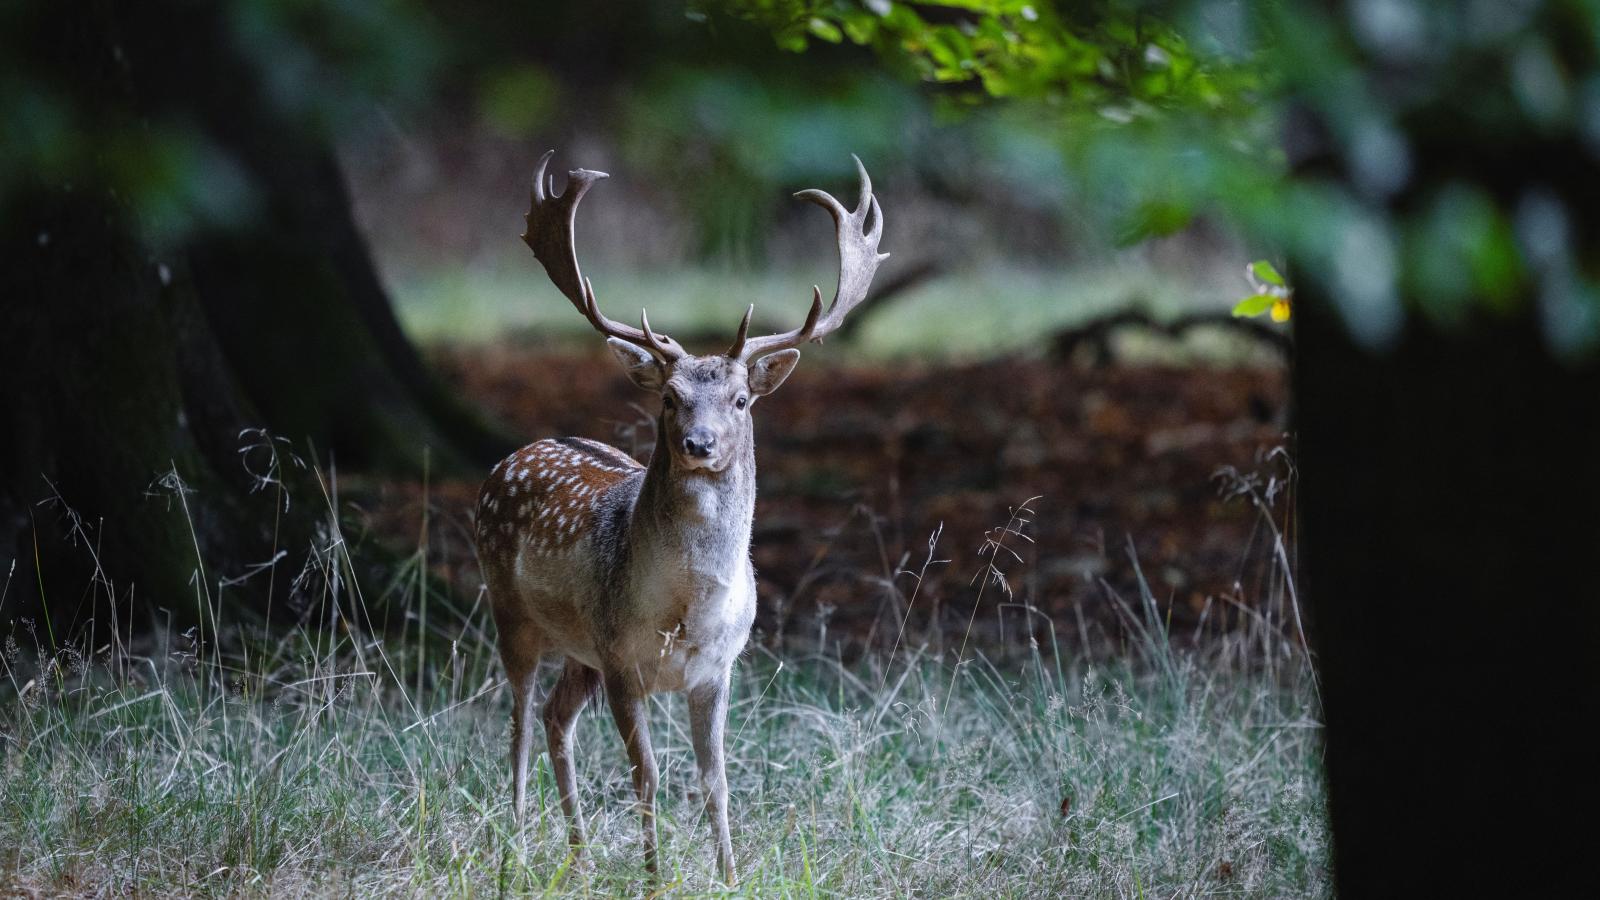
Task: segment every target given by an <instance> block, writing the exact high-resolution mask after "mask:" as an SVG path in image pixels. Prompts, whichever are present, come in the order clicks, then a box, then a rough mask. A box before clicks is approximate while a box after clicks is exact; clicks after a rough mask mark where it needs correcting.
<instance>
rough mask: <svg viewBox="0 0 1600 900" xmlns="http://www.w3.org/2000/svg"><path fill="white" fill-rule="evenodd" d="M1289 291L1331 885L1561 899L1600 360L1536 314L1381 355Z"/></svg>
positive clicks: (1589, 709) (1576, 795) (1586, 634)
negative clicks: (1568, 362)
mask: <svg viewBox="0 0 1600 900" xmlns="http://www.w3.org/2000/svg"><path fill="white" fill-rule="evenodd" d="M1301 299H1302V302H1301V303H1300V304H1298V306H1297V318H1298V324H1297V327H1296V339H1297V343H1298V359H1297V365H1296V371H1295V399H1296V409H1297V412H1298V416H1299V423H1298V426H1299V427H1298V440H1299V448H1300V451H1299V452H1300V466H1299V471H1300V473H1301V486H1300V490H1301V493H1300V499H1301V504H1300V508H1301V515H1302V532H1301V534H1302V544H1301V547H1302V560H1303V573H1304V585H1305V596H1307V597H1308V598H1309V602H1310V605H1311V610H1312V618H1313V620H1314V622H1315V629H1316V635H1317V638H1318V640H1317V643H1318V650H1319V654H1318V655H1319V660H1320V669H1321V676H1322V691H1323V698H1324V702H1325V714H1326V723H1327V772H1328V784H1329V799H1330V805H1331V810H1332V817H1333V827H1334V836H1335V856H1336V862H1337V873H1338V886H1339V892H1340V894H1341V895H1343V896H1347V897H1366V896H1513V895H1527V894H1528V893H1530V892H1532V893H1536V894H1538V895H1541V896H1564V895H1567V896H1570V895H1576V894H1578V893H1579V890H1578V888H1579V886H1580V885H1581V884H1584V883H1586V882H1588V881H1590V880H1592V875H1591V874H1590V873H1589V871H1588V870H1589V866H1588V860H1587V856H1586V844H1587V843H1588V840H1589V837H1590V835H1591V834H1592V828H1589V827H1579V828H1574V827H1571V822H1572V819H1574V818H1576V817H1577V816H1580V815H1581V816H1584V817H1587V816H1588V815H1589V811H1590V810H1592V809H1594V808H1595V807H1594V804H1595V801H1596V800H1597V799H1600V798H1597V796H1596V795H1597V793H1600V791H1597V789H1596V785H1597V781H1596V779H1595V778H1594V773H1593V764H1594V759H1595V754H1594V745H1593V744H1592V743H1591V739H1590V738H1589V737H1588V729H1589V728H1590V727H1593V723H1594V722H1595V721H1596V713H1597V712H1600V701H1597V695H1596V692H1595V689H1596V687H1597V686H1600V653H1597V652H1596V651H1597V650H1600V637H1597V636H1600V589H1597V588H1596V586H1595V585H1596V582H1595V578H1594V575H1593V572H1592V571H1591V570H1590V568H1589V565H1590V563H1591V562H1592V560H1593V559H1594V557H1595V554H1596V553H1597V552H1600V518H1596V513H1595V511H1596V509H1597V508H1600V366H1597V365H1596V364H1594V363H1592V362H1591V363H1587V364H1584V365H1582V366H1578V367H1568V366H1564V365H1562V364H1560V363H1558V362H1556V361H1554V360H1553V359H1552V358H1551V356H1550V354H1549V352H1548V349H1547V348H1546V346H1545V345H1544V342H1543V340H1542V339H1541V337H1540V335H1539V333H1538V329H1537V327H1536V325H1535V323H1534V322H1533V321H1532V315H1531V314H1528V315H1524V316H1522V317H1520V318H1517V319H1515V320H1512V321H1498V322H1481V323H1478V325H1477V326H1476V327H1472V328H1467V329H1464V330H1462V331H1459V332H1454V331H1452V332H1449V333H1441V332H1439V331H1437V330H1434V329H1432V328H1429V327H1428V326H1426V325H1423V324H1420V323H1417V322H1413V323H1412V327H1411V328H1410V329H1409V331H1408V332H1407V333H1406V335H1405V336H1404V338H1403V340H1402V341H1401V342H1400V344H1399V345H1398V346H1397V347H1395V348H1394V349H1393V350H1391V351H1389V352H1385V353H1378V352H1369V351H1367V350H1364V349H1361V348H1360V347H1358V346H1357V345H1355V344H1354V343H1353V342H1351V341H1350V340H1349V339H1348V338H1347V337H1346V336H1345V334H1344V331H1343V328H1342V325H1341V323H1340V322H1339V321H1337V319H1336V317H1335V316H1334V315H1333V314H1332V312H1331V311H1330V309H1329V306H1330V304H1329V303H1328V302H1327V301H1326V300H1325V299H1324V298H1323V297H1320V296H1318V295H1317V294H1316V291H1315V286H1314V285H1307V286H1306V287H1305V288H1304V289H1303V290H1302V297H1301Z"/></svg>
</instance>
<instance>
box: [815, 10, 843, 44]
mask: <svg viewBox="0 0 1600 900" xmlns="http://www.w3.org/2000/svg"><path fill="white" fill-rule="evenodd" d="M806 27H807V28H809V29H810V30H811V33H812V34H814V35H816V36H817V37H819V38H822V39H823V40H825V41H827V42H828V43H830V44H837V43H839V42H840V41H842V40H844V32H842V31H840V30H839V26H837V25H835V24H833V23H832V22H829V21H828V20H827V19H824V18H822V17H821V16H812V17H811V21H810V22H808V23H807V24H806Z"/></svg>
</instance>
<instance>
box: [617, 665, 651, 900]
mask: <svg viewBox="0 0 1600 900" xmlns="http://www.w3.org/2000/svg"><path fill="white" fill-rule="evenodd" d="M606 698H607V699H608V700H610V702H611V715H612V718H614V719H616V720H617V730H618V731H619V732H621V733H622V742H623V743H624V744H626V745H627V747H628V761H629V762H630V763H632V764H633V789H634V792H635V793H637V794H638V796H639V818H640V820H641V822H642V823H643V826H644V867H645V870H646V871H648V872H649V873H650V877H651V878H652V879H654V878H655V875H656V781H657V776H656V756H655V752H654V750H653V749H652V748H651V746H650V721H649V715H648V712H649V711H648V710H647V709H646V707H645V693H644V690H643V689H642V688H641V687H640V686H639V685H638V681H637V679H636V678H634V677H632V676H630V675H628V674H623V673H612V674H608V675H607V676H606Z"/></svg>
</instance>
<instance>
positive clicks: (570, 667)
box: [543, 657, 600, 854]
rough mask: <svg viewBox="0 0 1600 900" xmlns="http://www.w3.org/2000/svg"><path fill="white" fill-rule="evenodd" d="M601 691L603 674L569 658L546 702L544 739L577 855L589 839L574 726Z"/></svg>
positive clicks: (571, 840)
mask: <svg viewBox="0 0 1600 900" xmlns="http://www.w3.org/2000/svg"><path fill="white" fill-rule="evenodd" d="M599 687H600V673H599V672H596V671H595V670H593V669H591V668H589V667H588V666H586V665H583V664H582V663H580V662H578V661H577V660H575V659H572V658H570V657H569V658H568V659H567V664H566V667H565V668H563V669H562V670H561V678H560V679H559V680H557V681H556V686H555V687H554V688H552V689H551V691H550V697H549V699H547V700H545V702H544V711H543V718H544V735H545V740H546V741H547V742H548V743H549V745H550V768H551V770H552V771H553V772H554V773H555V777H556V793H557V794H558V795H559V796H560V797H561V812H562V813H563V814H564V815H565V816H566V817H567V842H568V843H569V844H570V845H571V846H572V850H573V853H574V854H577V853H582V852H583V845H584V844H586V843H587V842H588V841H587V838H586V837H585V835H584V831H583V812H582V810H580V809H579V807H578V776H577V773H576V772H574V771H573V768H572V726H573V723H575V722H576V721H577V720H578V713H580V712H582V711H583V707H584V705H585V704H587V703H588V702H589V698H590V697H592V696H594V692H595V690H596V689H598V688H599Z"/></svg>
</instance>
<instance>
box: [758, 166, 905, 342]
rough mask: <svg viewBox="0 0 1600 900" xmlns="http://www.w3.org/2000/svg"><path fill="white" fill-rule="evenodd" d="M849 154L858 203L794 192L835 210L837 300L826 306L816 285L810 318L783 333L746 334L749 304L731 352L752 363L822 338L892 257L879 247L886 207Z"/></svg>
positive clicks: (832, 212)
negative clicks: (858, 187) (880, 265)
mask: <svg viewBox="0 0 1600 900" xmlns="http://www.w3.org/2000/svg"><path fill="white" fill-rule="evenodd" d="M850 158H851V159H854V160H855V161H856V172H857V174H859V175H860V178H861V196H860V198H859V199H858V200H857V201H856V208H855V209H853V210H846V209H845V208H844V204H842V203H840V202H839V201H838V200H835V199H834V198H833V196H832V195H830V194H828V193H826V192H824V191H819V190H806V191H801V192H799V193H798V194H795V197H797V198H799V199H801V200H810V201H811V202H813V203H816V204H817V205H819V206H821V207H822V208H823V209H826V210H827V211H828V213H829V214H830V215H832V216H833V226H834V230H835V232H836V233H837V236H838V239H839V285H838V287H837V288H836V289H835V290H834V293H833V302H832V303H830V304H828V312H827V314H826V315H824V314H823V312H822V289H821V288H820V287H815V286H813V287H812V288H811V310H810V312H808V313H806V320H805V322H804V323H803V324H802V325H801V326H800V327H799V328H797V329H795V330H794V331H786V332H784V333H782V334H772V335H767V336H765V337H755V338H750V337H747V336H746V335H747V333H748V332H749V330H750V314H751V312H752V311H754V309H755V307H751V308H750V309H747V310H745V314H744V320H743V321H742V322H740V323H739V333H738V335H737V336H736V337H735V338H734V339H733V346H731V347H729V348H728V356H729V357H731V358H733V359H737V360H739V361H740V362H745V363H748V362H750V361H752V360H754V359H756V358H757V357H761V356H765V355H767V354H769V353H776V352H777V351H779V350H786V349H788V348H790V347H798V346H800V345H801V344H804V343H805V342H806V341H817V342H819V343H820V342H821V341H822V339H823V338H824V337H826V336H828V335H829V334H832V333H833V332H834V331H835V330H837V329H838V327H839V326H840V325H842V324H843V323H844V317H845V316H847V315H849V314H850V310H852V309H855V308H856V306H857V305H859V304H860V303H861V301H862V300H865V299H866V297H867V289H868V288H869V287H871V286H872V276H873V275H874V274H876V273H877V271H878V263H880V262H883V261H884V260H886V259H888V258H889V254H887V253H879V252H878V239H879V238H880V237H882V236H883V211H882V210H881V209H879V208H878V198H877V197H875V196H873V193H872V179H871V178H870V177H868V176H867V167H866V166H864V165H862V164H861V159H860V157H857V156H854V155H852V156H851V157H850Z"/></svg>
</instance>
